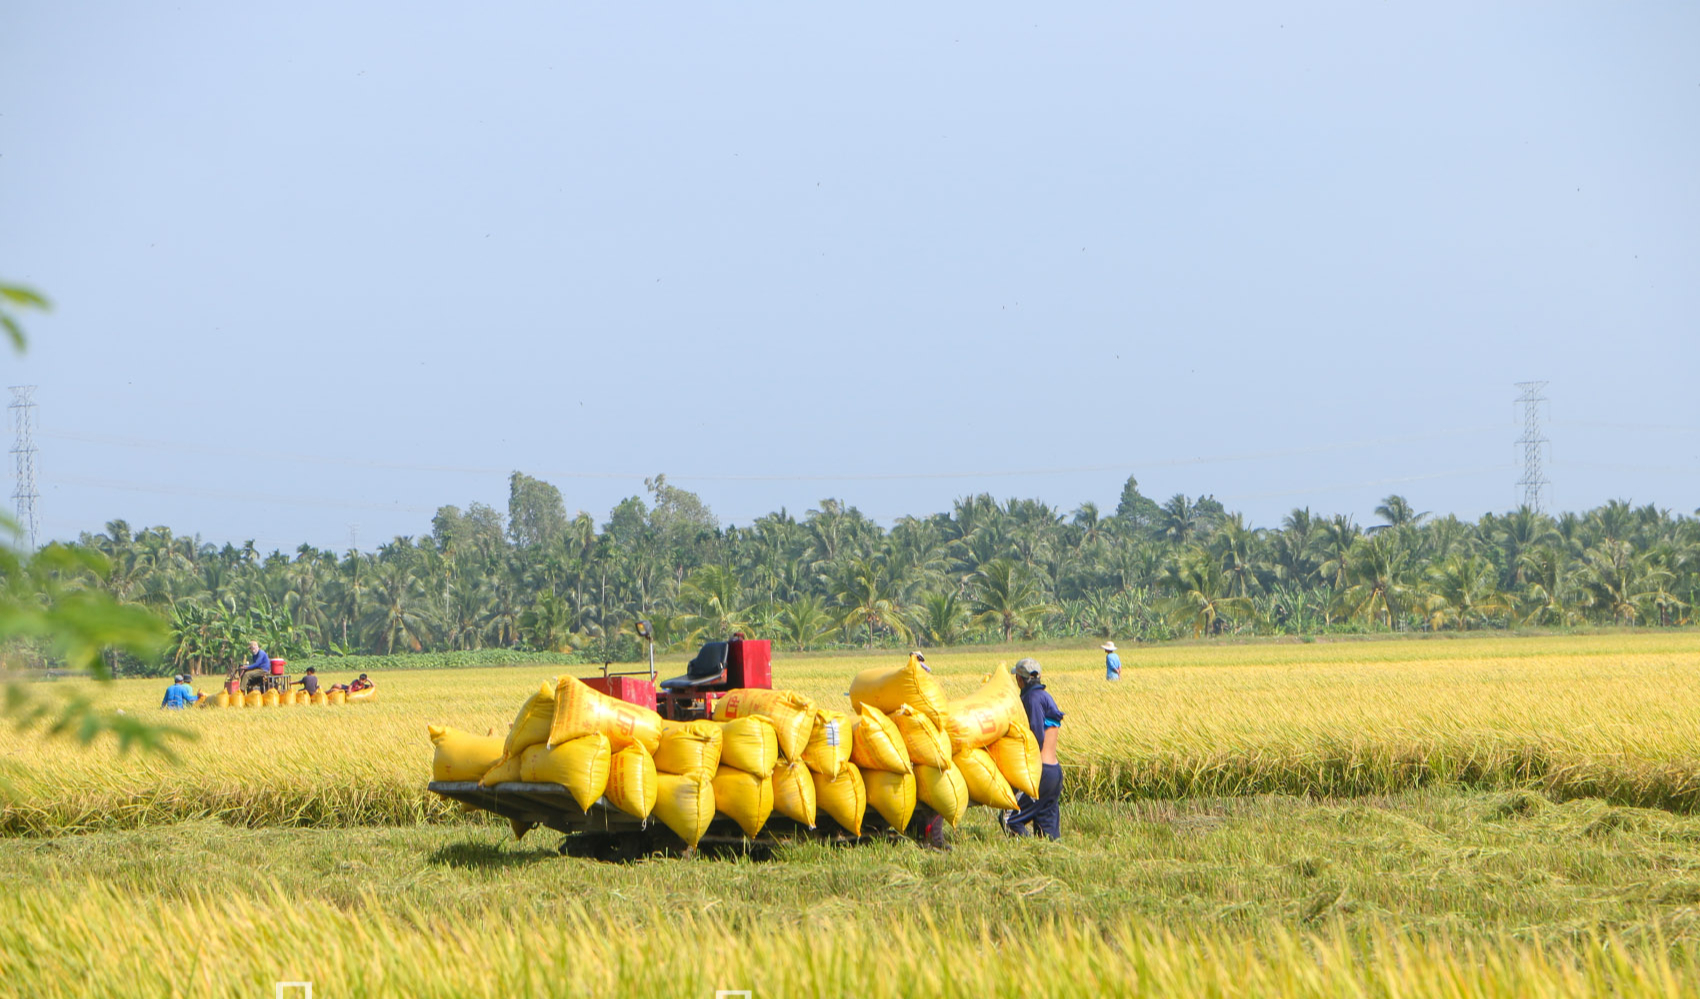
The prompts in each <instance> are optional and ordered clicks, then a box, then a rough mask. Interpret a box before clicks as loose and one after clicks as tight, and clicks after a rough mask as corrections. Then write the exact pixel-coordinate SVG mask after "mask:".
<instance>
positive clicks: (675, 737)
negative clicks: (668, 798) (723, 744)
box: [655, 721, 721, 780]
mask: <svg viewBox="0 0 1700 999" xmlns="http://www.w3.org/2000/svg"><path fill="white" fill-rule="evenodd" d="M720 740H721V734H720V726H719V725H716V724H715V723H714V722H711V721H690V722H670V721H664V722H662V723H661V745H660V747H659V748H657V749H656V750H655V769H656V770H657V771H659V772H661V773H664V774H680V775H683V776H690V777H701V778H702V779H703V780H713V779H714V771H716V770H718V769H720Z"/></svg>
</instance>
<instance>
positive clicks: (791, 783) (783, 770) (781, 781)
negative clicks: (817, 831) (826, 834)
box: [773, 762, 816, 829]
mask: <svg viewBox="0 0 1700 999" xmlns="http://www.w3.org/2000/svg"><path fill="white" fill-rule="evenodd" d="M773 810H774V811H776V812H778V813H779V814H781V815H783V816H785V817H786V818H788V819H794V820H795V821H797V822H801V823H802V824H803V825H806V826H808V827H809V828H810V829H813V828H814V827H815V810H816V803H815V777H814V773H813V772H812V771H810V770H809V768H808V767H807V766H806V765H804V764H803V763H801V762H796V763H781V764H779V766H777V767H774V768H773Z"/></svg>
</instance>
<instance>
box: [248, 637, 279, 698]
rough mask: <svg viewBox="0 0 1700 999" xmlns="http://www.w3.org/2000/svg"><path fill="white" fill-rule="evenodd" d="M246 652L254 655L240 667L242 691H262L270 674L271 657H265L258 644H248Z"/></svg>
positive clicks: (263, 650)
mask: <svg viewBox="0 0 1700 999" xmlns="http://www.w3.org/2000/svg"><path fill="white" fill-rule="evenodd" d="M248 651H249V652H251V653H253V654H254V658H253V659H252V660H250V661H249V662H248V665H246V666H244V667H242V689H243V690H264V689H265V686H266V678H267V677H269V676H271V672H272V657H271V656H268V655H266V650H265V649H262V648H260V643H259V642H249V643H248Z"/></svg>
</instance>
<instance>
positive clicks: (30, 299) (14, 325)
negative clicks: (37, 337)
mask: <svg viewBox="0 0 1700 999" xmlns="http://www.w3.org/2000/svg"><path fill="white" fill-rule="evenodd" d="M52 307H53V306H52V304H51V303H50V302H48V301H47V298H46V297H45V296H43V295H42V294H41V293H40V292H38V291H36V290H34V289H33V288H26V287H24V286H23V285H20V284H6V283H5V282H0V329H3V330H5V331H6V337H7V338H8V339H9V340H11V341H12V349H13V350H17V351H22V350H23V349H24V328H23V326H22V324H20V323H19V322H18V320H17V317H16V316H14V315H12V310H13V309H14V308H20V309H40V310H41V311H43V312H46V311H47V310H48V309H51V308H52Z"/></svg>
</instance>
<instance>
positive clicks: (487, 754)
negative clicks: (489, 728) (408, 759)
mask: <svg viewBox="0 0 1700 999" xmlns="http://www.w3.org/2000/svg"><path fill="white" fill-rule="evenodd" d="M426 732H428V733H429V734H430V736H431V744H432V745H433V746H436V747H437V749H436V751H435V752H434V753H432V754H431V779H432V780H455V781H461V780H477V779H478V778H480V777H482V776H484V774H485V773H486V772H487V771H488V770H489V769H490V768H491V767H493V766H495V765H496V761H497V760H499V759H501V758H502V740H500V739H498V738H496V737H495V736H493V735H490V736H485V735H473V734H472V733H471V732H462V731H461V730H460V729H458V728H449V727H447V726H444V725H430V726H427V727H426Z"/></svg>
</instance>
